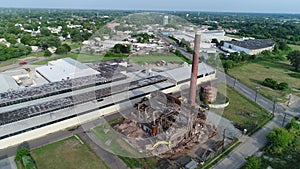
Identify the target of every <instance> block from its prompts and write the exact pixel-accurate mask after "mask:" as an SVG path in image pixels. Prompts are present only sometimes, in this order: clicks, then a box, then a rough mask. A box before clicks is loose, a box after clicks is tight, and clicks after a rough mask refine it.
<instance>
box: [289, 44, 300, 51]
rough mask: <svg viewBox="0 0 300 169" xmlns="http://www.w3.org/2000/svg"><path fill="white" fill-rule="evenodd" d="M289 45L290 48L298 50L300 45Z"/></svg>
mask: <svg viewBox="0 0 300 169" xmlns="http://www.w3.org/2000/svg"><path fill="white" fill-rule="evenodd" d="M289 47H291V48H292V50H300V45H289Z"/></svg>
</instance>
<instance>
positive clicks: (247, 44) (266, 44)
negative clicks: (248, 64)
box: [222, 39, 276, 55]
mask: <svg viewBox="0 0 300 169" xmlns="http://www.w3.org/2000/svg"><path fill="white" fill-rule="evenodd" d="M275 44H276V43H275V41H273V40H270V39H248V40H243V41H236V40H234V41H225V42H224V45H223V47H222V49H223V50H225V51H226V49H230V50H234V51H236V52H245V53H247V54H249V55H257V54H260V53H261V52H263V51H272V50H273V49H274V47H275Z"/></svg>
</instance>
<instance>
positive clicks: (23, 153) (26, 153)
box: [15, 147, 30, 161]
mask: <svg viewBox="0 0 300 169" xmlns="http://www.w3.org/2000/svg"><path fill="white" fill-rule="evenodd" d="M29 155H30V152H29V150H28V148H25V147H23V148H21V149H19V150H18V151H17V152H16V156H15V161H21V160H22V157H23V156H29Z"/></svg>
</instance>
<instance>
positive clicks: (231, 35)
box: [225, 34, 242, 38]
mask: <svg viewBox="0 0 300 169" xmlns="http://www.w3.org/2000/svg"><path fill="white" fill-rule="evenodd" d="M225 36H228V37H230V38H242V37H241V36H239V35H234V34H226V35H225Z"/></svg>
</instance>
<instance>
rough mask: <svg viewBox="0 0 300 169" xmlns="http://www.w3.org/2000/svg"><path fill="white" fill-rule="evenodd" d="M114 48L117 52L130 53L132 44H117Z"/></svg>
mask: <svg viewBox="0 0 300 169" xmlns="http://www.w3.org/2000/svg"><path fill="white" fill-rule="evenodd" d="M113 50H114V52H115V53H129V52H130V45H122V44H116V45H115V46H114V47H113Z"/></svg>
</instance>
